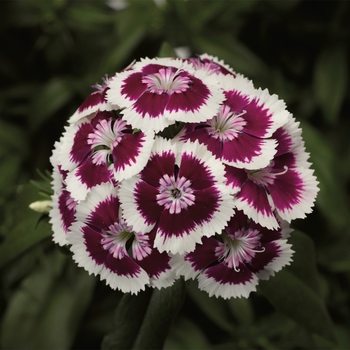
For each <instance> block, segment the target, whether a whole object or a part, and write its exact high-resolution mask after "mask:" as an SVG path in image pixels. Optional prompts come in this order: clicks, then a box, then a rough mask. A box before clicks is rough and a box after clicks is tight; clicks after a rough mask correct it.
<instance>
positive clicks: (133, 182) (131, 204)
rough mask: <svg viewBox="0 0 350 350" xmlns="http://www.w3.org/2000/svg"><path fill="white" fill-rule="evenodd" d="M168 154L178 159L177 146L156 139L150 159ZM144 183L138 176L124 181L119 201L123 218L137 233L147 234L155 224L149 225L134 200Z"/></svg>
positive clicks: (121, 185) (158, 138)
mask: <svg viewBox="0 0 350 350" xmlns="http://www.w3.org/2000/svg"><path fill="white" fill-rule="evenodd" d="M167 152H170V153H172V154H174V156H175V159H176V144H172V143H171V142H170V141H168V140H166V139H164V138H162V137H156V138H155V142H154V144H153V148H152V150H151V154H150V157H149V159H150V158H152V156H153V155H156V154H162V153H167ZM146 166H147V164H146ZM142 181H143V180H141V179H140V178H139V176H138V175H137V176H133V177H131V178H129V179H126V180H123V181H122V182H121V183H120V189H119V201H120V203H121V207H122V209H123V217H124V219H125V221H126V222H127V224H128V225H131V226H133V227H134V229H135V231H138V232H141V233H147V232H149V231H151V230H152V228H153V227H154V225H155V223H147V222H146V221H145V220H144V219H143V218H142V216H141V213H140V212H139V211H138V209H137V207H138V204H137V203H136V201H135V198H134V190H135V188H136V186H137V184H138V183H139V182H142Z"/></svg>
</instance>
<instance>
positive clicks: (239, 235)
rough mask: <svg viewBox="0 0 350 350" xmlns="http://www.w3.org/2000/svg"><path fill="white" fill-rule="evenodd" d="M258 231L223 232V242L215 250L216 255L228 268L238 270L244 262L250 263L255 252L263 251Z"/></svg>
mask: <svg viewBox="0 0 350 350" xmlns="http://www.w3.org/2000/svg"><path fill="white" fill-rule="evenodd" d="M260 237H261V235H260V232H259V231H258V230H251V229H240V230H239V231H236V232H235V233H234V234H233V235H228V234H227V233H223V235H222V238H223V243H222V244H221V245H219V246H218V247H217V248H216V250H215V253H216V256H217V257H218V258H219V260H224V264H225V265H227V266H228V267H229V268H232V267H233V268H234V270H235V271H236V272H239V268H238V266H239V265H240V264H244V263H250V262H251V260H252V259H253V258H254V257H255V255H256V253H262V252H264V251H265V248H264V247H261V243H260Z"/></svg>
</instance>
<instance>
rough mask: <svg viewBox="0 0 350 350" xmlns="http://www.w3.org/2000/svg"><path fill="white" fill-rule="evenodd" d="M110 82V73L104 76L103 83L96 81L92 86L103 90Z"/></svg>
mask: <svg viewBox="0 0 350 350" xmlns="http://www.w3.org/2000/svg"><path fill="white" fill-rule="evenodd" d="M108 83H109V78H108V74H105V76H104V77H103V78H102V85H101V84H99V83H96V84H94V85H91V87H92V88H94V89H96V90H97V91H100V92H102V91H103V90H104V89H105V88H106V87H107V86H108Z"/></svg>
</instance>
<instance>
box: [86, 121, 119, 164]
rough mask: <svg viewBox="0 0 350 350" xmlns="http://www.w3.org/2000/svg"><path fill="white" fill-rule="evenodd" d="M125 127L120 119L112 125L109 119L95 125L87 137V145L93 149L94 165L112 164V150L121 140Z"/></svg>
mask: <svg viewBox="0 0 350 350" xmlns="http://www.w3.org/2000/svg"><path fill="white" fill-rule="evenodd" d="M125 126H126V122H125V121H124V120H122V119H117V120H115V121H114V123H113V120H111V119H109V120H106V119H103V120H101V121H100V122H99V123H98V124H97V125H96V129H95V131H94V132H93V133H90V134H89V135H88V144H89V145H91V146H92V148H93V149H94V154H93V156H92V160H93V162H94V163H95V164H97V165H100V164H108V165H110V164H111V163H112V161H111V159H110V158H111V157H110V156H111V154H112V150H113V148H114V147H116V146H117V145H118V144H119V142H120V141H121V140H122V138H123V133H122V131H123V130H124V129H125Z"/></svg>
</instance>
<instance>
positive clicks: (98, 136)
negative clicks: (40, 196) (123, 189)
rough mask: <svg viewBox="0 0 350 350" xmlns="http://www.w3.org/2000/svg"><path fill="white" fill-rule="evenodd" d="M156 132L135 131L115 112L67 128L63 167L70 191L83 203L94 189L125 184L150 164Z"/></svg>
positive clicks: (100, 113) (62, 153) (61, 156)
mask: <svg viewBox="0 0 350 350" xmlns="http://www.w3.org/2000/svg"><path fill="white" fill-rule="evenodd" d="M153 142H154V137H153V133H147V132H142V131H139V130H133V129H132V128H131V126H130V125H127V124H126V122H125V121H124V120H123V119H121V117H120V116H115V114H114V112H107V111H105V112H98V113H97V114H96V116H95V117H94V118H93V119H92V120H91V121H84V122H81V123H80V124H77V125H75V124H74V125H71V126H70V127H68V128H67V129H66V137H65V146H64V148H63V150H62V152H61V154H60V158H61V161H62V166H63V167H64V168H65V169H67V170H69V171H70V173H69V174H68V176H67V180H66V181H67V189H68V190H69V191H70V192H71V193H72V196H73V197H74V198H75V199H76V200H83V199H84V198H85V196H86V194H87V193H88V192H89V191H90V190H91V188H93V187H94V186H97V185H100V184H102V183H106V182H113V181H121V180H123V179H125V178H128V177H131V176H133V175H135V174H137V173H138V172H139V171H140V170H141V169H142V168H143V167H144V165H145V164H146V163H147V161H148V157H149V154H150V152H151V148H152V145H153Z"/></svg>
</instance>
